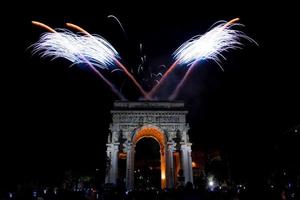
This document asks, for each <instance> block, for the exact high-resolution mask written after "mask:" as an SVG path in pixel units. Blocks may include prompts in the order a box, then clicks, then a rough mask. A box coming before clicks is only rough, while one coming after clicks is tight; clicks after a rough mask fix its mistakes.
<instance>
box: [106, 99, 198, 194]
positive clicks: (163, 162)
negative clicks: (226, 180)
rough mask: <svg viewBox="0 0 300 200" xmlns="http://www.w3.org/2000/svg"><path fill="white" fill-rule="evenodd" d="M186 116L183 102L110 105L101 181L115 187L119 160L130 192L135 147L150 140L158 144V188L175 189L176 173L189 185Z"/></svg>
mask: <svg viewBox="0 0 300 200" xmlns="http://www.w3.org/2000/svg"><path fill="white" fill-rule="evenodd" d="M187 113H188V112H187V111H186V110H185V107H184V103H183V102H159V101H138V102H129V101H116V102H114V107H113V110H112V111H111V115H112V123H111V124H110V128H109V129H110V133H109V134H108V140H107V144H106V146H107V170H106V178H105V182H106V183H112V184H117V180H118V179H119V178H120V177H119V176H120V175H119V172H120V169H119V168H120V167H119V161H120V159H123V160H125V161H124V162H126V169H124V170H125V173H124V174H125V176H124V181H125V184H126V189H127V190H132V189H134V160H135V147H136V144H137V143H138V141H139V140H141V139H142V138H153V139H155V140H156V141H157V142H158V143H159V146H160V171H161V173H160V180H161V188H162V189H164V188H174V187H175V185H176V183H177V182H178V173H179V171H180V172H181V173H180V174H181V177H182V178H181V180H183V182H184V183H187V182H193V171H192V157H191V146H192V143H190V140H189V135H188V130H189V124H188V123H187V121H186V115H187ZM124 168H125V167H124Z"/></svg>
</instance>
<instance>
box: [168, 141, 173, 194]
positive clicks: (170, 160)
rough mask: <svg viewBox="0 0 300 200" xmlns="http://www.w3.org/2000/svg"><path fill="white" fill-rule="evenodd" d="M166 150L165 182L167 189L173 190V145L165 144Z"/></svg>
mask: <svg viewBox="0 0 300 200" xmlns="http://www.w3.org/2000/svg"><path fill="white" fill-rule="evenodd" d="M166 146H167V149H166V161H167V162H166V165H167V169H166V174H167V176H166V180H167V185H166V186H167V188H174V161H173V152H174V150H175V147H174V146H175V144H174V143H172V142H168V143H167V145H166Z"/></svg>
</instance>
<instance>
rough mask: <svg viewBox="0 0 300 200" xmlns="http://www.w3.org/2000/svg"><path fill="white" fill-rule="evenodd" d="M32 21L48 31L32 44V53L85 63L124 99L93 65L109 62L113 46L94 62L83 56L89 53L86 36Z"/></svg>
mask: <svg viewBox="0 0 300 200" xmlns="http://www.w3.org/2000/svg"><path fill="white" fill-rule="evenodd" d="M32 23H33V24H34V25H37V26H40V27H43V28H45V29H46V30H48V31H50V32H49V33H44V34H43V35H42V36H41V38H40V40H39V41H38V42H36V43H35V44H34V45H32V47H33V54H36V53H39V54H40V55H41V57H52V58H53V59H56V58H65V59H67V60H69V61H71V62H72V63H73V64H80V63H86V64H87V65H88V66H89V68H90V69H91V70H92V71H93V72H94V73H96V74H97V75H98V76H99V77H100V78H101V79H102V80H103V81H104V82H105V83H106V84H107V85H108V86H109V87H110V88H111V90H112V91H113V92H114V93H115V94H116V95H117V96H118V97H119V98H120V99H122V100H124V99H125V98H124V96H123V95H122V94H121V93H120V92H119V91H118V90H117V89H116V88H115V87H114V85H113V84H112V83H111V82H110V81H109V80H107V79H106V78H105V77H104V76H103V75H102V74H101V73H100V72H99V71H98V70H97V69H96V68H95V67H94V65H96V66H98V67H103V66H105V65H106V64H107V63H110V62H111V59H110V56H111V54H114V53H116V51H115V50H114V49H113V48H110V49H109V48H108V50H106V51H105V53H106V54H104V55H103V57H102V60H101V61H102V63H101V62H100V63H99V61H98V62H95V61H94V60H93V59H91V58H90V57H88V58H87V57H85V56H88V55H89V54H87V53H86V51H87V49H85V48H84V46H85V45H87V44H89V43H90V42H89V41H87V40H85V39H86V38H84V37H83V36H77V35H75V34H73V33H71V32H69V31H67V30H65V29H58V31H56V30H54V29H52V28H51V27H49V26H47V25H45V24H43V23H40V22H36V21H33V22H32ZM98 39H99V40H100V41H104V40H103V39H102V38H98ZM104 44H105V45H108V44H109V43H105V42H104ZM108 47H109V46H108ZM82 49H84V50H82ZM105 56H106V57H105ZM93 64H94V65H93ZM104 64H105V65H104Z"/></svg>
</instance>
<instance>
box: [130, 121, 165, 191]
mask: <svg viewBox="0 0 300 200" xmlns="http://www.w3.org/2000/svg"><path fill="white" fill-rule="evenodd" d="M145 138H151V139H154V140H155V141H156V142H158V144H159V151H160V171H161V175H160V178H161V188H166V186H167V184H166V168H167V167H166V138H165V135H164V133H163V131H162V130H160V129H159V128H157V127H153V126H147V127H142V128H140V129H138V130H136V132H135V134H134V135H133V138H132V144H133V145H132V146H133V148H134V153H135V152H136V146H137V143H138V142H139V141H140V140H141V139H145ZM133 160H134V159H133ZM133 166H134V161H133Z"/></svg>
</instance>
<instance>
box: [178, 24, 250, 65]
mask: <svg viewBox="0 0 300 200" xmlns="http://www.w3.org/2000/svg"><path fill="white" fill-rule="evenodd" d="M234 26H242V24H238V23H230V22H224V21H220V22H219V23H218V24H217V25H216V26H214V27H213V28H212V29H210V30H209V31H208V32H207V33H205V34H204V35H196V36H194V37H192V38H191V39H189V40H188V41H186V42H185V43H183V44H182V45H181V46H180V47H179V48H178V49H177V50H176V51H175V52H174V53H173V56H174V59H176V60H177V62H178V64H187V65H191V64H193V63H194V62H195V61H198V60H204V59H210V60H213V61H214V62H216V63H217V64H218V65H219V66H220V67H221V65H220V63H221V58H223V59H225V57H224V56H223V55H222V53H223V52H225V51H228V50H229V49H238V48H241V46H242V43H241V42H240V40H241V39H242V38H244V39H246V40H249V41H251V42H254V43H255V44H256V42H255V41H254V40H253V39H251V38H250V37H248V36H247V35H246V34H245V33H243V32H242V31H238V30H234V29H232V28H233V27H234ZM221 68H222V67H221Z"/></svg>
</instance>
